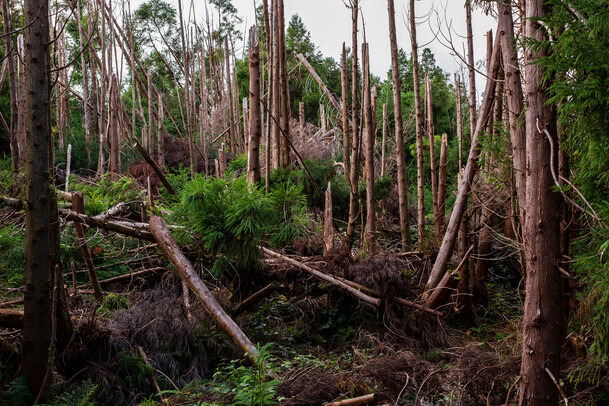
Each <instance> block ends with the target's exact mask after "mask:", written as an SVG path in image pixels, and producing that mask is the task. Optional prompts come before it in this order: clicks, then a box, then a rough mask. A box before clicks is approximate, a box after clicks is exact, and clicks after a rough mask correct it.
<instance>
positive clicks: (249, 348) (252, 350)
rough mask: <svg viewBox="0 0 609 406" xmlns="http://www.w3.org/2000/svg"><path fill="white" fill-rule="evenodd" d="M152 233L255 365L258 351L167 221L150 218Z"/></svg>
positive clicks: (200, 297)
mask: <svg viewBox="0 0 609 406" xmlns="http://www.w3.org/2000/svg"><path fill="white" fill-rule="evenodd" d="M150 231H152V234H153V236H154V238H155V240H156V241H157V243H158V244H159V247H160V248H161V250H162V251H163V254H165V256H166V257H167V259H169V261H170V262H171V263H172V265H173V266H174V267H175V269H176V271H177V273H178V274H179V275H180V277H181V278H182V279H183V280H184V281H185V282H186V283H187V284H188V286H189V287H190V289H192V291H193V292H194V293H195V294H196V295H197V297H198V298H199V300H201V303H203V306H205V309H206V310H207V311H208V312H209V314H210V315H211V316H212V318H213V319H214V320H215V322H216V323H218V325H219V326H220V327H221V328H222V329H223V330H224V331H225V332H226V333H227V334H228V335H229V336H230V337H231V338H232V339H233V341H234V342H235V343H236V344H237V345H238V346H239V348H240V349H241V350H242V351H243V352H244V353H245V354H247V356H248V357H249V358H250V359H251V360H252V362H253V363H254V364H255V363H256V362H257V360H256V356H257V352H258V350H257V349H256V346H255V345H254V344H253V343H252V342H251V341H250V339H249V338H248V337H247V336H246V335H245V334H244V333H243V331H241V328H239V326H237V324H236V323H235V322H234V321H233V319H231V318H230V316H229V315H228V314H227V313H226V311H225V310H224V309H223V308H222V307H221V306H220V304H219V303H218V302H217V301H216V299H215V298H214V297H213V295H212V294H211V291H210V290H209V289H208V288H207V286H205V284H204V283H203V281H202V280H201V278H199V275H197V272H196V271H195V269H194V268H193V266H192V264H191V263H190V261H188V259H187V258H186V257H185V256H184V254H183V253H182V251H181V250H180V248H179V247H178V244H177V243H176V242H175V240H174V239H173V236H172V235H171V233H170V232H169V228H167V225H166V224H165V221H164V220H163V219H162V218H160V217H157V216H152V217H151V218H150Z"/></svg>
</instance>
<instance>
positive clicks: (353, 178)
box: [342, 0, 360, 254]
mask: <svg viewBox="0 0 609 406" xmlns="http://www.w3.org/2000/svg"><path fill="white" fill-rule="evenodd" d="M358 16H359V0H351V21H352V27H353V28H352V33H351V36H352V45H351V46H352V48H351V70H352V71H351V75H352V76H351V122H352V128H351V131H352V140H351V174H350V175H349V176H350V185H351V189H350V193H349V220H348V222H347V233H346V235H345V241H344V243H343V249H342V251H343V252H344V253H345V254H348V253H349V252H350V251H351V247H352V246H353V240H354V238H355V219H356V217H357V211H358V210H357V197H358V196H357V195H358V180H359V147H360V145H359V144H360V136H359V125H358V123H359V115H358V110H359V98H358V94H357V91H358V82H359V81H358V68H357V22H358V21H357V20H358Z"/></svg>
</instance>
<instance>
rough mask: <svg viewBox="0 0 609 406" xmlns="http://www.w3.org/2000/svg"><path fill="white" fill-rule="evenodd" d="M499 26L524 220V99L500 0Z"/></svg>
mask: <svg viewBox="0 0 609 406" xmlns="http://www.w3.org/2000/svg"><path fill="white" fill-rule="evenodd" d="M497 7H498V17H499V27H498V30H497V35H498V36H499V37H501V53H502V57H503V70H504V72H505V92H506V96H507V97H506V99H507V110H508V115H509V120H510V139H511V141H512V164H513V168H514V169H513V171H514V180H515V183H516V195H517V196H518V208H519V214H520V221H521V223H522V222H524V220H525V214H526V213H525V202H526V156H525V151H526V137H525V132H524V118H523V117H522V112H523V108H524V98H523V94H522V82H521V78H520V67H519V66H520V65H519V62H518V54H517V53H516V44H515V34H514V20H513V17H512V7H511V5H506V4H505V2H504V0H498V1H497Z"/></svg>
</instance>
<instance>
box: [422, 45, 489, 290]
mask: <svg viewBox="0 0 609 406" xmlns="http://www.w3.org/2000/svg"><path fill="white" fill-rule="evenodd" d="M498 38H499V36H497V38H496V39H495V45H494V47H493V54H492V56H491V66H490V68H489V79H488V80H487V82H486V88H485V90H484V100H483V101H482V107H481V109H480V119H479V120H478V122H477V125H476V130H475V131H474V135H473V137H472V140H471V147H470V151H469V157H468V159H467V165H466V166H465V170H464V172H463V179H462V180H461V183H460V184H459V190H458V192H457V198H456V200H455V203H454V205H453V209H452V213H451V216H450V220H449V222H448V225H447V227H446V233H445V234H444V238H443V239H442V244H441V245H440V250H439V251H438V256H437V257H436V262H435V263H434V265H433V268H432V270H431V274H430V276H429V280H428V281H427V285H426V289H427V290H428V291H429V290H430V289H434V288H436V287H437V286H438V284H439V283H440V280H441V279H442V276H443V275H444V273H445V272H446V266H447V264H448V261H449V260H450V257H451V256H452V253H453V249H454V246H455V242H456V239H457V234H458V232H459V227H460V224H461V219H462V217H463V213H464V212H465V208H466V206H467V199H468V196H469V193H470V192H471V188H472V185H473V183H474V177H475V176H476V172H477V170H478V156H479V154H480V139H479V135H480V132H481V131H482V128H483V127H484V126H485V125H486V121H487V120H488V118H489V117H490V115H491V113H492V106H493V101H494V98H495V85H496V82H495V79H496V77H497V73H498V71H499V54H500V46H499V40H498Z"/></svg>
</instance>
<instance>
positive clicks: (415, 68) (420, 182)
mask: <svg viewBox="0 0 609 406" xmlns="http://www.w3.org/2000/svg"><path fill="white" fill-rule="evenodd" d="M410 38H411V43H412V76H413V80H414V105H415V111H416V126H417V130H416V138H417V202H418V207H417V226H418V230H419V248H421V246H422V244H423V241H424V239H425V178H424V177H425V175H424V172H423V171H424V166H423V109H422V108H421V91H420V90H419V88H420V86H419V50H418V45H417V26H416V19H415V9H414V0H410Z"/></svg>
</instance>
